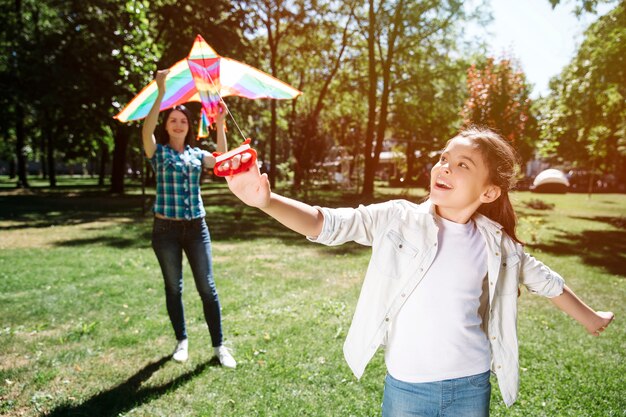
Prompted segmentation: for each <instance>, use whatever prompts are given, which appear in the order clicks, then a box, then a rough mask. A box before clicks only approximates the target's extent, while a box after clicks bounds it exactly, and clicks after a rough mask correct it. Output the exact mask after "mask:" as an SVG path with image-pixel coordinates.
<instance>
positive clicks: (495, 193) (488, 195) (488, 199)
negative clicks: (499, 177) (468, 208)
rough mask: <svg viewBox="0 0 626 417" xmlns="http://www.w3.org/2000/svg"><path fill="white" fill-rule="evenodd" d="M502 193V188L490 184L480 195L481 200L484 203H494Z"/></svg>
mask: <svg viewBox="0 0 626 417" xmlns="http://www.w3.org/2000/svg"><path fill="white" fill-rule="evenodd" d="M500 194H502V189H501V188H500V187H498V186H497V185H489V186H487V188H485V190H484V191H483V193H482V194H481V195H480V201H481V202H482V203H492V202H494V201H496V200H497V199H498V197H500Z"/></svg>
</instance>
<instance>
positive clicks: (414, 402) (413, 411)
mask: <svg viewBox="0 0 626 417" xmlns="http://www.w3.org/2000/svg"><path fill="white" fill-rule="evenodd" d="M489 375H490V373H489V371H487V372H484V373H482V374H478V375H472V376H467V377H463V378H456V379H448V380H445V381H436V382H425V383H409V382H402V381H398V380H397V379H395V378H394V377H392V376H391V375H389V374H387V377H386V378H385V392H384V394H383V417H409V416H411V417H418V416H419V417H457V416H458V417H487V416H489V400H490V397H491V382H490V381H489Z"/></svg>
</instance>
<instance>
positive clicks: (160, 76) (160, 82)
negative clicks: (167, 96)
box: [154, 69, 170, 92]
mask: <svg viewBox="0 0 626 417" xmlns="http://www.w3.org/2000/svg"><path fill="white" fill-rule="evenodd" d="M169 73H170V70H169V69H164V70H158V71H157V73H156V76H155V77H154V80H155V81H156V84H157V87H158V88H159V91H161V92H165V78H166V77H167V74H169Z"/></svg>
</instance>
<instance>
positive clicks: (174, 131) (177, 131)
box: [165, 110, 189, 142]
mask: <svg viewBox="0 0 626 417" xmlns="http://www.w3.org/2000/svg"><path fill="white" fill-rule="evenodd" d="M165 131H166V132H167V134H168V135H169V136H170V141H172V140H175V141H183V142H184V141H185V137H186V136H187V132H188V131H189V121H188V120H187V116H185V113H183V112H182V111H179V110H173V111H172V112H171V113H170V114H169V116H168V117H167V121H166V122H165Z"/></svg>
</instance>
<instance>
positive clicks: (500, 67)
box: [462, 58, 536, 159]
mask: <svg viewBox="0 0 626 417" xmlns="http://www.w3.org/2000/svg"><path fill="white" fill-rule="evenodd" d="M467 89H468V94H469V97H468V99H467V101H466V102H465V105H464V106H463V111H462V115H463V121H464V123H465V124H466V125H468V124H477V125H482V126H487V127H489V128H491V129H494V130H496V131H497V132H498V133H500V134H501V135H502V136H503V137H504V138H506V139H507V140H508V141H510V142H512V143H515V144H516V145H517V147H518V148H520V147H521V148H522V150H524V152H520V153H522V157H523V158H524V159H527V158H528V157H529V156H530V155H529V153H530V149H531V147H530V146H529V145H528V144H529V143H530V142H531V141H532V140H533V139H534V138H533V134H534V129H535V126H536V123H535V118H534V116H533V115H532V113H531V104H532V101H531V99H530V98H529V95H530V86H529V85H528V83H527V82H526V76H525V75H524V73H523V72H522V71H521V70H520V69H518V65H516V64H515V63H514V62H513V60H511V59H508V58H503V59H501V60H500V61H499V62H496V61H495V59H494V58H488V59H487V61H486V62H485V64H484V65H481V66H478V65H476V64H474V65H472V66H470V68H469V69H468V71H467ZM524 144H526V146H524Z"/></svg>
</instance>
